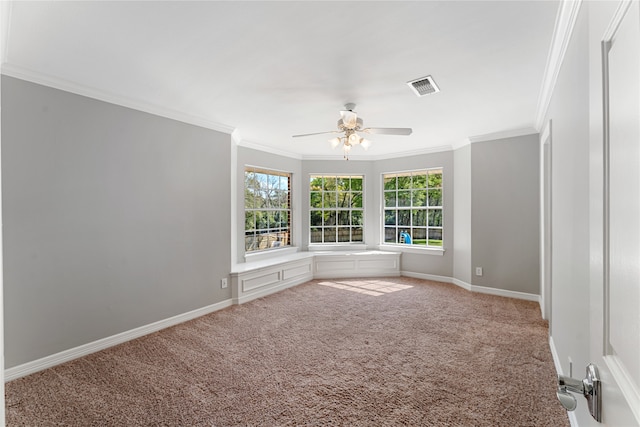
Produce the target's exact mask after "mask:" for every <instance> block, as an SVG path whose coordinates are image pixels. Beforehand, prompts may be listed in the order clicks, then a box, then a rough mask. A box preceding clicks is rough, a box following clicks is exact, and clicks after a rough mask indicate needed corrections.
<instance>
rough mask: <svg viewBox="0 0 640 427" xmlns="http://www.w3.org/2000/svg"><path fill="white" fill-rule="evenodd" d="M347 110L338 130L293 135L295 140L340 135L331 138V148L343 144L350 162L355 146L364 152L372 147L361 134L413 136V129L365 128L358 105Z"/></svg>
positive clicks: (351, 104) (341, 115) (348, 107)
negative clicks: (324, 135) (331, 134)
mask: <svg viewBox="0 0 640 427" xmlns="http://www.w3.org/2000/svg"><path fill="white" fill-rule="evenodd" d="M344 107H345V109H344V110H342V111H340V120H338V130H332V131H328V132H316V133H305V134H301V135H293V138H298V137H302V136H314V135H322V134H327V133H339V134H342V136H340V137H335V138H331V139H329V140H328V142H329V144H330V145H331V148H334V149H335V148H338V147H339V146H340V145H341V144H342V151H343V153H344V158H345V159H346V160H349V152H350V151H351V148H352V147H353V146H355V145H360V146H361V147H362V149H363V150H367V149H368V148H369V147H370V146H371V141H369V140H368V139H364V138H363V137H361V136H360V135H358V133H359V132H361V133H366V134H372V133H373V134H381V135H411V132H412V130H411V128H371V127H368V128H365V127H364V125H363V122H362V119H361V118H360V117H358V115H357V114H356V112H355V111H353V110H354V109H355V108H356V104H353V103H349V104H345V106H344Z"/></svg>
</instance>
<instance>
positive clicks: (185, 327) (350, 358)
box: [6, 277, 569, 427]
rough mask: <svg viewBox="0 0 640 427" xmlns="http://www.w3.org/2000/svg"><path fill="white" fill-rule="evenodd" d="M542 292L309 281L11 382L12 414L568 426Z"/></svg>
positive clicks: (72, 420) (27, 418)
mask: <svg viewBox="0 0 640 427" xmlns="http://www.w3.org/2000/svg"><path fill="white" fill-rule="evenodd" d="M555 382H556V376H555V370H554V367H553V362H552V359H551V354H550V351H549V346H548V329H547V323H546V322H545V321H543V320H542V319H541V317H540V309H539V306H538V304H536V303H533V302H527V301H521V300H514V299H508V298H502V297H496V296H491V295H483V294H477V293H471V292H468V291H466V290H464V289H461V288H458V287H456V286H453V285H450V284H444V283H437V282H431V281H425V280H419V279H412V278H406V277H402V278H384V279H349V280H314V281H311V282H308V283H305V284H303V285H300V286H297V287H295V288H290V289H287V290H285V291H282V292H279V293H277V294H274V295H270V296H268V297H265V298H261V299H258V300H254V301H252V302H249V303H247V304H244V305H240V306H233V307H230V308H227V309H225V310H221V311H218V312H216V313H212V314H210V315H207V316H203V317H201V318H198V319H195V320H192V321H189V322H186V323H183V324H181V325H178V326H175V327H172V328H168V329H165V330H163V331H160V332H157V333H154V334H151V335H148V336H145V337H142V338H139V339H137V340H134V341H130V342H127V343H125V344H122V345H119V346H116V347H113V348H110V349H107V350H104V351H101V352H98V353H95V354H92V355H89V356H86V357H83V358H81V359H77V360H74V361H72V362H69V363H66V364H63V365H60V366H57V367H54V368H51V369H47V370H45V371H42V372H39V373H36V374H33V375H30V376H28V377H25V378H21V379H18V380H15V381H12V382H10V383H7V384H6V411H7V425H8V426H38V427H39V426H294V425H295V426H302V425H311V426H329V425H330V426H400V425H402V426H509V427H513V426H553V427H557V426H569V421H568V417H567V414H566V412H565V411H564V410H563V409H562V408H561V406H560V404H559V403H558V401H557V399H556V396H555V390H556V388H555Z"/></svg>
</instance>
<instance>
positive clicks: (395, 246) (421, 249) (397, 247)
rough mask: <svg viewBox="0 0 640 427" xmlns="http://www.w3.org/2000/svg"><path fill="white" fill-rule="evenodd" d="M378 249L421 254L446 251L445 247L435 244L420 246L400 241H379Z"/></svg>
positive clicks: (440, 253) (434, 253) (441, 253)
mask: <svg viewBox="0 0 640 427" xmlns="http://www.w3.org/2000/svg"><path fill="white" fill-rule="evenodd" d="M378 250H381V251H385V250H386V251H388V250H393V251H400V252H403V253H404V252H406V253H414V254H423V255H437V256H443V255H444V253H445V252H446V249H445V248H439V247H437V246H428V247H425V246H420V245H403V244H401V243H384V242H383V243H381V244H380V245H378Z"/></svg>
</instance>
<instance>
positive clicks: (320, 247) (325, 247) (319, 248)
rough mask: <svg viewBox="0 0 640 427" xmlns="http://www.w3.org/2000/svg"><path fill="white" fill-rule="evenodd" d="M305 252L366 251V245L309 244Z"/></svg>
mask: <svg viewBox="0 0 640 427" xmlns="http://www.w3.org/2000/svg"><path fill="white" fill-rule="evenodd" d="M307 250H308V251H309V252H326V251H365V250H367V245H366V244H364V243H343V244H339V243H336V244H327V243H320V244H318V243H310V244H309V247H308V248H307Z"/></svg>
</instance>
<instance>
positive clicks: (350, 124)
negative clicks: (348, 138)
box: [340, 110, 358, 129]
mask: <svg viewBox="0 0 640 427" xmlns="http://www.w3.org/2000/svg"><path fill="white" fill-rule="evenodd" d="M340 118H341V119H342V123H343V124H344V127H346V128H348V129H353V128H355V127H356V125H357V124H358V114H356V112H355V111H351V110H342V111H340Z"/></svg>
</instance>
